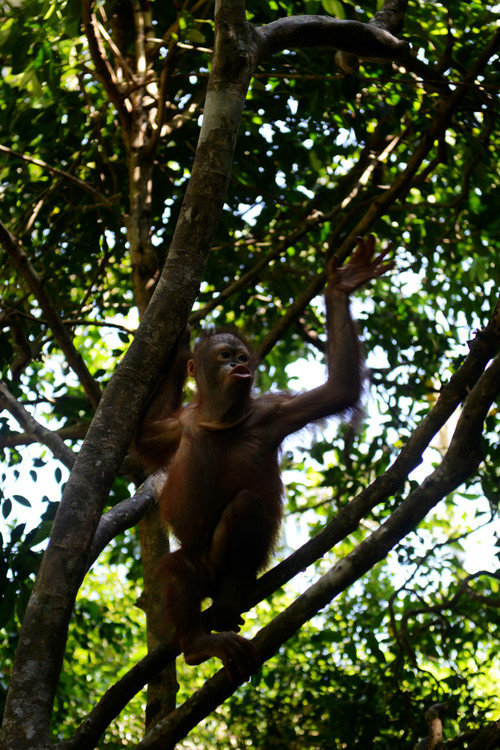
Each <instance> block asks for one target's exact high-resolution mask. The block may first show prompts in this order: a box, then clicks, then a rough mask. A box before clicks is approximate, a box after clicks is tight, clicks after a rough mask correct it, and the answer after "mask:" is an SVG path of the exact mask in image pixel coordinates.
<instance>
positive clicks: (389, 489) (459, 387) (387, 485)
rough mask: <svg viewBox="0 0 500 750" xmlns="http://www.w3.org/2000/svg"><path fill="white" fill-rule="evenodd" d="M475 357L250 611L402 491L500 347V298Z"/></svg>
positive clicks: (264, 587)
mask: <svg viewBox="0 0 500 750" xmlns="http://www.w3.org/2000/svg"><path fill="white" fill-rule="evenodd" d="M469 346H470V353H469V354H468V355H467V357H466V358H465V360H464V362H463V363H462V365H461V367H460V368H459V369H458V370H457V371H456V372H455V373H454V374H453V375H452V377H451V378H450V380H449V382H448V383H447V384H446V385H444V386H443V388H442V389H441V393H440V396H439V398H438V400H437V401H436V403H435V405H434V407H433V408H432V409H431V410H430V412H429V413H428V414H427V415H426V416H425V417H424V419H423V420H422V421H421V422H420V424H419V425H418V427H417V428H416V429H415V430H414V432H413V433H412V435H411V437H410V438H409V440H408V442H407V443H406V445H405V446H404V447H403V448H402V450H401V452H400V454H399V455H398V457H397V458H396V460H395V461H394V463H393V464H392V465H391V466H390V467H389V468H388V469H387V471H386V472H384V474H381V475H380V476H378V477H377V478H376V479H375V481H374V482H372V484H371V485H370V486H369V487H366V489H364V490H363V491H362V492H360V493H359V495H357V496H356V497H355V498H354V499H353V500H351V502H350V503H349V504H348V505H346V506H345V507H344V508H342V509H341V510H340V511H339V512H338V513H337V515H336V516H335V518H333V519H332V520H331V521H330V522H329V523H328V524H327V525H326V526H325V528H324V529H322V531H320V532H319V533H318V534H316V536H314V537H312V538H311V539H309V540H308V541H307V542H306V543H305V544H303V545H302V546H301V547H300V548H299V549H298V550H296V551H295V552H293V553H292V554H291V555H290V556H289V557H288V558H287V559H286V560H284V561H283V562H281V563H279V564H278V565H276V566H275V567H274V568H273V569H272V570H270V571H269V572H268V573H265V574H264V575H263V576H262V577H261V578H259V580H258V581H257V584H256V586H255V588H254V589H252V591H251V592H250V594H249V597H248V599H247V600H245V610H247V609H250V608H251V607H253V606H254V605H255V604H256V603H257V602H259V601H261V600H262V599H264V598H265V597H267V596H269V595H270V594H272V593H273V591H276V589H278V588H280V587H281V586H283V585H284V584H285V583H287V581H289V580H290V579H291V578H293V576H294V575H296V574H297V573H299V572H301V571H302V570H305V569H306V568H307V567H308V566H309V565H311V564H312V563H313V562H315V561H316V560H318V559H319V558H320V557H322V556H323V555H324V554H325V553H326V552H328V551H329V550H330V549H332V547H333V546H334V545H335V544H337V543H338V542H340V541H342V539H345V537H346V536H347V535H348V534H350V533H352V532H353V531H355V530H356V529H357V527H358V525H359V522H360V520H361V519H362V518H363V517H364V516H365V515H366V514H367V513H368V512H369V511H370V510H372V509H373V508H374V507H375V506H376V505H378V503H380V502H382V501H383V500H385V499H386V498H387V497H389V496H390V495H393V494H394V493H395V492H397V491H398V490H399V489H400V488H401V487H402V486H403V484H404V483H405V481H406V480H407V478H408V475H409V474H410V473H411V472H412V471H413V470H414V469H415V468H416V467H417V466H419V465H420V463H421V462H422V455H423V453H424V451H425V449H426V448H427V447H428V445H429V443H430V442H431V440H432V439H433V438H434V436H435V435H436V434H437V433H438V432H439V430H440V429H441V428H442V427H443V425H444V424H445V423H446V422H447V421H448V419H449V418H450V417H451V415H452V414H453V412H454V411H455V410H456V408H457V406H459V404H461V403H462V401H463V400H464V399H465V398H466V396H467V394H468V393H469V391H470V390H471V388H473V386H474V384H475V383H476V382H477V380H478V378H479V377H480V376H481V374H482V373H483V371H484V369H485V367H486V365H487V364H488V362H489V361H490V359H491V358H492V357H494V356H495V354H496V353H497V351H498V349H499V347H500V299H499V300H498V301H497V304H496V306H495V309H494V311H493V314H492V316H491V318H490V321H489V323H488V325H487V326H486V327H485V328H484V329H482V330H481V331H479V332H478V333H477V334H476V337H475V338H474V339H473V340H472V341H471V342H470V344H469Z"/></svg>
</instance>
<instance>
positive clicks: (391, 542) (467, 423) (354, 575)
mask: <svg viewBox="0 0 500 750" xmlns="http://www.w3.org/2000/svg"><path fill="white" fill-rule="evenodd" d="M499 393H500V355H497V357H496V358H495V360H494V361H493V362H492V364H491V365H490V366H489V368H488V369H487V370H486V371H485V372H484V373H483V374H482V375H481V377H480V378H479V380H478V382H477V383H476V385H475V386H474V388H473V389H472V391H471V392H470V394H469V396H468V397H467V399H466V402H465V404H464V408H463V411H462V414H461V416H460V418H459V420H458V423H457V427H456V430H455V433H454V435H453V438H452V440H451V443H450V446H449V448H448V450H447V452H446V454H445V456H444V458H443V460H442V462H441V464H440V465H439V466H438V467H437V469H436V470H435V471H433V472H432V474H431V475H430V476H429V477H427V478H426V479H425V480H424V482H423V483H422V484H421V485H420V486H419V487H418V488H416V489H415V490H413V492H411V493H410V494H409V495H408V497H407V498H406V500H404V501H403V502H402V503H401V505H400V506H399V507H398V508H397V509H396V510H395V511H394V513H393V514H392V515H391V516H390V517H389V519H388V520H387V521H386V522H385V523H384V524H382V525H381V526H380V527H379V528H378V529H377V530H376V531H374V532H373V533H372V534H371V535H370V536H369V537H368V538H367V539H365V540H364V541H363V542H361V543H360V544H359V545H358V547H356V549H354V550H353V551H352V552H350V553H349V554H348V555H347V556H346V557H345V558H343V559H342V560H340V561H339V562H338V563H336V565H334V566H333V567H332V568H331V569H330V570H329V571H328V572H327V573H325V575H323V576H322V577H321V578H320V579H319V580H318V581H317V582H316V583H314V584H313V585H312V586H310V587H309V588H308V589H307V591H305V592H304V593H303V594H301V595H300V596H299V597H298V598H297V599H296V600H295V601H294V602H293V603H292V604H291V605H290V606H289V607H288V608H287V609H286V610H284V611H283V612H281V613H280V614H279V615H278V616H277V617H275V618H274V620H272V622H270V623H269V625H267V626H265V627H264V628H262V630H260V631H259V632H258V633H257V635H256V636H255V638H254V639H253V643H254V644H255V646H256V647H257V649H258V651H259V656H260V658H261V660H262V662H264V661H265V660H267V659H269V658H270V657H271V656H273V655H274V654H275V653H276V651H277V650H278V648H279V647H280V646H281V645H282V644H283V643H285V641H287V640H288V639H289V638H291V637H292V636H293V635H295V633H296V632H297V631H298V630H299V629H300V628H301V627H302V625H304V623H306V622H307V621H308V620H310V619H311V618H312V617H314V616H315V615H316V614H317V613H318V612H320V611H321V610H322V609H324V608H325V607H326V606H327V605H328V604H330V603H331V602H332V601H333V599H334V598H336V597H337V596H338V595H339V594H340V593H341V592H342V591H344V590H345V589H346V588H347V587H348V586H350V585H351V584H352V583H354V582H355V581H357V580H358V579H359V578H361V577H362V576H363V575H364V574H365V573H367V572H368V571H369V570H371V568H373V566H374V565H376V564H377V563H378V562H380V561H381V560H383V559H384V558H385V557H386V556H387V554H388V553H389V552H390V551H391V550H392V549H393V548H394V547H395V546H396V545H397V544H398V543H399V542H400V541H401V540H402V539H404V537H405V536H406V535H407V534H408V533H409V532H410V531H412V530H413V529H414V528H415V527H416V526H417V525H418V524H419V523H420V522H421V521H422V520H423V519H424V518H425V516H426V515H427V514H428V513H429V511H430V510H432V508H434V507H435V506H436V505H437V504H438V503H439V502H440V501H441V500H442V498H443V497H445V496H446V495H447V494H449V493H450V492H452V491H453V490H454V489H456V488H457V487H458V486H459V485H460V484H461V483H462V482H463V481H465V479H467V478H468V477H469V476H470V475H471V474H472V473H473V472H474V471H475V470H476V469H477V467H478V465H479V463H480V462H481V447H480V445H481V434H482V428H483V423H484V419H485V417H486V415H487V413H488V410H489V408H490V406H491V403H492V402H493V401H494V399H495V398H496V397H497V396H498V394H499ZM235 689H236V688H235V686H234V683H231V682H230V681H229V679H228V677H227V675H226V673H225V670H224V669H221V670H219V672H217V674H216V675H214V677H212V678H211V679H210V680H208V681H207V682H206V683H205V685H204V686H203V687H202V688H201V689H200V690H198V691H197V692H196V693H195V694H194V695H193V696H191V698H189V699H188V700H187V701H186V702H185V703H184V704H183V705H182V706H181V707H180V708H179V709H177V711H175V712H173V713H172V714H170V716H168V717H167V718H166V719H164V720H163V721H161V722H159V723H158V724H157V725H156V726H155V728H154V729H153V730H152V731H151V732H150V733H149V734H148V735H147V736H146V737H145V738H144V740H143V741H142V742H139V743H138V744H137V745H136V750H169V749H170V748H173V747H174V746H175V744H176V743H177V742H178V741H179V740H180V739H182V738H183V737H185V736H186V735H187V733H188V732H189V731H190V730H191V729H193V728H194V727H195V726H196V725H197V724H198V723H199V722H200V721H201V720H202V719H203V718H204V717H205V716H207V715H208V714H209V713H210V712H211V711H213V710H214V709H215V708H216V707H217V706H218V705H219V704H220V703H221V702H222V701H223V700H225V699H226V698H228V697H229V696H230V695H232V693H233V692H234V691H235Z"/></svg>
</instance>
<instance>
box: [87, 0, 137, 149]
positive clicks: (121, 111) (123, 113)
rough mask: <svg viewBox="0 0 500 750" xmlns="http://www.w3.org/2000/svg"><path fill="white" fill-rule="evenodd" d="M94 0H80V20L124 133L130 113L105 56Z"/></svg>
mask: <svg viewBox="0 0 500 750" xmlns="http://www.w3.org/2000/svg"><path fill="white" fill-rule="evenodd" d="M94 4H95V0H82V21H83V27H84V29H85V36H86V37H87V41H88V45H89V50H90V55H91V57H92V61H93V63H94V65H95V70H96V74H97V76H98V77H99V78H100V79H101V81H102V83H103V86H104V88H105V89H106V93H107V95H108V97H109V99H110V101H111V102H113V104H114V105H115V107H116V111H117V112H118V115H119V117H120V121H121V123H122V126H123V131H124V134H127V135H128V133H129V130H130V113H129V112H128V111H127V108H126V107H125V104H124V101H123V97H122V95H121V94H120V91H119V88H118V85H117V82H116V77H115V74H114V71H113V69H112V67H111V65H110V64H109V61H108V59H107V57H106V52H105V50H104V47H103V45H102V43H101V40H100V38H99V31H98V27H97V19H96V17H95V15H94V12H93V9H94Z"/></svg>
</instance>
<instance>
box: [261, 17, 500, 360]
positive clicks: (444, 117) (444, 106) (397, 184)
mask: <svg viewBox="0 0 500 750" xmlns="http://www.w3.org/2000/svg"><path fill="white" fill-rule="evenodd" d="M285 20H287V19H285ZM499 46H500V31H498V32H497V33H496V34H495V35H494V36H493V37H492V39H491V40H490V42H489V43H488V44H487V45H486V47H485V49H484V50H483V51H482V53H481V54H480V55H479V56H478V58H477V60H476V63H475V64H474V66H473V68H472V70H471V71H470V72H469V74H468V75H467V76H466V77H465V78H464V80H463V81H462V82H461V84H460V85H458V86H457V88H456V89H455V91H454V92H453V94H452V95H451V96H449V97H447V98H445V97H442V98H441V106H440V107H439V108H436V110H435V112H436V113H435V115H434V118H433V120H432V121H431V122H430V123H429V124H428V126H427V127H426V128H425V130H424V131H423V132H422V135H421V138H420V141H419V142H418V144H417V146H416V148H415V151H414V152H413V155H412V156H411V158H410V159H409V160H408V164H407V167H406V169H404V170H403V172H401V173H400V175H399V176H398V177H397V178H396V179H395V180H394V182H393V184H392V186H391V187H390V188H389V189H388V190H386V191H385V192H384V193H382V194H381V195H379V196H377V197H376V198H375V199H374V200H373V201H372V202H371V203H370V205H369V207H368V208H367V210H366V212H365V213H364V214H363V216H362V218H361V219H360V220H359V221H358V223H357V224H356V225H355V227H354V228H353V229H351V231H350V232H349V233H348V235H347V236H346V237H345V238H344V240H343V241H342V243H341V244H340V246H339V247H338V248H336V250H335V256H336V257H337V258H338V259H339V261H343V260H344V259H345V258H346V257H347V255H348V254H349V253H350V252H351V250H352V248H353V246H354V244H355V241H356V237H358V236H362V235H365V234H366V233H367V232H369V231H370V229H371V228H372V227H373V224H374V223H375V221H376V220H377V219H378V218H380V217H381V216H383V214H384V213H385V211H386V210H387V208H388V207H389V206H390V205H392V204H394V203H395V202H396V201H398V200H400V199H401V198H402V197H404V196H405V195H406V193H407V192H408V190H409V189H410V187H411V185H412V181H413V178H414V177H415V175H416V174H417V172H418V170H419V168H420V166H421V164H422V162H423V160H424V159H425V157H426V156H427V154H428V153H429V151H430V150H431V149H432V148H434V143H435V141H436V139H438V138H439V137H440V135H441V134H442V133H443V132H445V130H446V128H447V126H448V123H449V120H450V118H451V116H452V115H453V113H454V112H455V111H456V110H457V108H458V106H459V104H460V102H461V101H462V99H463V98H464V97H465V96H466V95H467V93H468V92H469V90H470V84H471V83H472V82H473V81H474V80H475V78H476V77H477V76H478V75H479V74H480V73H481V72H482V71H483V70H484V68H485V66H486V65H487V64H488V62H489V60H490V58H491V57H492V56H493V55H495V54H496V52H497V51H498V48H499ZM327 259H328V258H326V260H327ZM325 282H326V271H322V272H321V273H320V274H318V276H317V277H316V279H314V280H313V281H312V282H311V283H310V284H309V286H308V287H307V288H306V289H305V290H304V292H302V294H300V295H299V296H298V297H297V298H296V299H295V300H294V302H293V303H292V304H291V305H290V306H289V307H288V308H287V310H286V312H285V313H284V315H283V317H282V318H281V319H280V320H279V321H278V323H277V324H276V326H275V327H274V328H273V329H272V330H271V331H270V332H269V333H268V334H267V335H266V336H265V337H264V339H263V340H262V341H261V342H260V344H259V346H258V347H257V350H256V355H257V357H258V358H260V359H263V358H264V357H265V356H266V354H267V353H268V352H269V351H271V349H272V348H273V346H274V344H275V343H276V341H278V340H279V339H280V338H282V336H283V334H284V332H285V331H286V330H287V329H288V328H289V327H290V326H291V325H292V324H293V323H294V322H295V321H296V320H297V318H299V317H300V315H302V312H303V310H304V309H305V307H306V306H307V305H308V304H309V302H310V301H311V300H312V299H313V298H314V297H315V296H316V295H317V294H319V293H320V292H321V290H322V289H323V287H324V285H325Z"/></svg>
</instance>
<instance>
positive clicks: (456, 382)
mask: <svg viewBox="0 0 500 750" xmlns="http://www.w3.org/2000/svg"><path fill="white" fill-rule="evenodd" d="M499 345H500V300H499V302H498V303H497V305H496V307H495V310H494V312H493V315H492V317H491V320H490V322H489V323H488V325H487V326H486V328H485V329H483V330H482V331H480V332H479V333H478V334H477V335H476V337H475V339H474V340H473V341H472V342H471V343H470V353H469V355H468V356H467V357H466V358H465V360H464V362H463V364H462V366H461V367H460V368H459V370H457V372H456V373H455V374H454V375H453V376H452V378H451V379H450V381H449V383H448V384H447V385H445V386H444V387H443V389H442V391H441V395H440V397H439V399H438V401H437V402H436V404H435V405H434V407H433V408H432V409H431V411H430V412H429V414H428V415H427V416H426V417H425V419H424V420H423V421H422V422H421V424H420V425H419V426H418V427H417V429H416V430H415V432H414V433H413V435H412V437H411V438H410V439H409V440H408V443H407V444H406V446H405V447H404V448H403V449H402V451H401V453H400V455H399V456H398V458H397V459H396V461H395V462H394V464H393V465H392V466H391V467H390V468H389V469H388V470H387V471H386V472H385V474H383V475H381V476H380V477H378V478H377V479H376V480H375V482H373V483H372V485H370V487H367V488H366V489H365V490H363V492H361V493H360V494H359V495H358V496H357V497H356V498H354V499H353V500H352V501H351V502H350V503H349V505H347V506H346V507H345V508H343V509H342V510H341V511H340V512H339V513H338V514H337V516H336V517H335V518H334V519H333V520H332V521H330V523H329V524H328V525H327V526H326V527H325V529H324V530H323V531H321V532H320V533H319V534H317V535H316V536H315V537H313V538H312V539H310V540H309V541H308V542H306V543H305V544H304V545H302V547H300V549H298V550H297V551H296V552H294V553H293V554H292V555H290V556H289V557H288V558H287V559H286V560H284V561H283V562H282V563H280V564H279V565H277V566H276V567H275V568H273V569H272V570H271V571H269V572H268V573H266V574H265V575H263V576H262V577H261V578H259V580H258V581H257V583H256V585H255V586H254V587H253V589H252V590H251V592H250V593H249V595H248V597H247V598H246V600H245V610H247V609H250V608H251V607H253V606H255V604H257V603H258V602H259V601H261V600H262V599H263V598H265V597H267V596H269V595H270V594H272V593H273V592H274V591H276V589H277V588H279V587H280V586H283V585H284V584H285V583H287V582H288V581H290V580H291V579H292V578H293V577H294V576H295V575H296V574H297V573H299V572H301V571H302V570H305V569H306V568H307V567H308V566H309V565H310V564H312V563H313V562H315V561H316V560H317V559H319V558H320V557H321V556H322V555H324V554H325V553H326V552H328V551H329V550H330V549H331V548H332V547H333V546H334V545H335V544H336V543H337V542H339V541H341V540H342V539H344V538H345V537H346V536H347V534H349V533H351V532H353V531H355V529H356V528H357V527H358V524H359V521H360V520H361V518H362V517H363V516H364V515H365V514H366V513H367V512H368V511H369V510H371V509H372V508H373V507H375V505H377V504H378V503H379V502H382V501H383V500H385V499H386V498H387V497H389V496H390V495H391V494H394V493H395V492H396V491H397V490H398V489H400V488H401V487H402V485H403V484H404V482H405V481H406V479H407V477H408V474H409V473H410V472H411V471H412V470H413V469H414V468H415V467H416V466H418V465H419V464H420V462H421V459H422V454H423V452H424V450H425V449H426V448H427V446H428V445H429V443H430V441H431V440H432V438H433V437H434V436H435V435H436V433H437V432H438V431H439V430H440V429H441V427H442V426H443V425H444V424H445V422H446V421H447V420H448V418H449V417H450V416H451V414H452V413H453V412H454V411H455V409H456V407H457V406H458V404H460V403H461V402H462V401H463V400H464V398H465V397H466V395H467V393H469V391H470V390H471V389H472V388H473V387H474V385H475V383H476V382H477V380H478V378H479V377H480V376H481V373H483V371H484V368H485V367H486V365H487V363H488V361H489V360H490V359H491V358H492V356H494V354H495V352H496V351H497V350H498V348H499ZM177 654H178V649H175V648H174V647H173V646H172V644H171V643H168V642H165V643H163V644H162V645H161V646H158V647H157V648H156V649H154V650H153V651H151V652H150V653H149V654H148V656H146V657H145V659H143V660H141V662H139V663H138V664H137V669H136V667H134V668H133V669H132V670H131V671H130V672H128V673H127V674H126V675H125V676H124V677H123V678H122V679H121V680H119V682H117V683H116V685H115V686H114V687H113V688H112V690H111V691H108V692H107V693H105V694H104V695H103V697H102V698H101V700H100V701H99V703H98V704H97V706H96V707H95V709H94V710H93V711H92V712H91V713H90V714H89V716H88V717H87V719H86V720H85V721H84V723H83V724H82V725H81V727H79V729H78V730H77V732H76V734H75V736H74V738H73V739H72V740H71V741H70V742H69V743H67V744H65V745H64V750H84V748H86V747H87V746H89V745H91V743H90V740H89V738H90V739H92V740H93V739H95V738H97V737H99V736H100V734H102V732H104V731H105V729H106V727H107V726H108V724H109V723H110V722H111V721H112V720H113V719H114V718H115V716H117V715H118V714H119V713H120V711H121V710H123V708H124V707H125V706H126V704H127V703H128V701H129V700H130V699H131V698H132V697H133V695H135V692H138V691H139V690H140V689H142V687H144V684H145V683H146V682H147V681H148V680H150V679H151V678H152V677H154V675H155V674H157V673H158V672H159V671H160V670H161V669H163V668H164V667H165V666H166V664H167V663H168V661H169V659H171V658H174V657H175V656H176V655H177ZM139 676H143V677H144V679H145V682H143V683H142V684H140V682H139ZM214 679H217V680H218V682H217V683H216V684H217V685H219V688H218V691H219V692H218V693H217V694H218V698H216V699H215V703H214V708H215V707H216V706H217V705H218V703H219V702H220V700H223V699H224V698H225V697H228V696H229V695H230V694H231V692H232V688H231V687H230V686H229V685H228V684H227V683H226V681H225V676H224V674H223V672H220V673H219V676H217V677H216V678H214ZM211 684H213V683H212V682H211ZM220 686H222V687H223V688H224V690H227V691H228V692H227V695H226V694H224V695H222V694H221V693H220V689H222V688H220ZM134 691H135V692H134ZM197 695H198V696H199V699H200V700H201V702H202V703H203V705H204V706H205V709H204V710H206V703H204V699H203V694H202V695H201V698H200V693H197ZM183 710H184V709H183V707H180V708H179V709H178V712H183ZM190 710H191V711H192V709H190ZM204 715H205V714H203V716H204ZM87 743H88V744H87ZM140 747H142V745H140ZM144 747H154V745H151V746H149V745H145V746H144Z"/></svg>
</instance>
